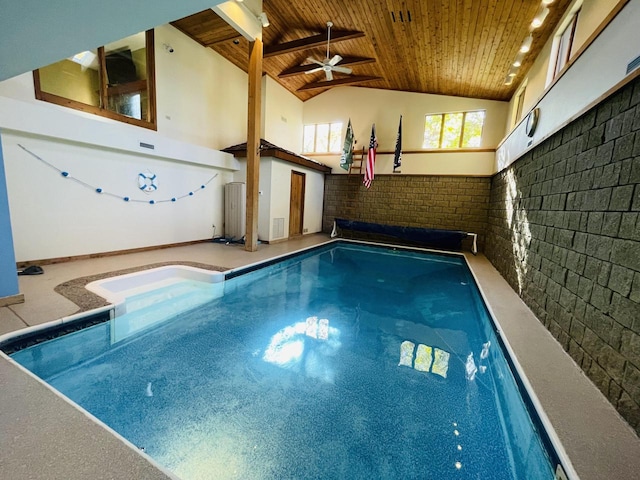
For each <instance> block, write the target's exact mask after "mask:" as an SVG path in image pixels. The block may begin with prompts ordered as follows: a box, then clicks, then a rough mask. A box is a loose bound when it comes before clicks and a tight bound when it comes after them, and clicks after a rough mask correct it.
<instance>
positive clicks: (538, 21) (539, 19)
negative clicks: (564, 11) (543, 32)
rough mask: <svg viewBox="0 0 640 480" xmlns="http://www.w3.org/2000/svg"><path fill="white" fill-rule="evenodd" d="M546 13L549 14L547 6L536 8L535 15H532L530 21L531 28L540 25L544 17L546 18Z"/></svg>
mask: <svg viewBox="0 0 640 480" xmlns="http://www.w3.org/2000/svg"><path fill="white" fill-rule="evenodd" d="M547 15H549V9H548V8H547V7H542V8H541V9H540V10H538V13H536V16H535V17H533V20H532V22H531V28H533V29H536V28H538V27H540V26H541V25H542V24H543V23H544V19H545V18H547Z"/></svg>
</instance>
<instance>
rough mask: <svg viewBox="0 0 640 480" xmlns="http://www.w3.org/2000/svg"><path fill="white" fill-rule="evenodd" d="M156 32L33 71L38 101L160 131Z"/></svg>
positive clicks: (86, 52) (131, 37) (137, 35)
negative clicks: (156, 90)
mask: <svg viewBox="0 0 640 480" xmlns="http://www.w3.org/2000/svg"><path fill="white" fill-rule="evenodd" d="M153 48H154V43H153V30H149V31H147V32H142V33H138V34H136V35H132V36H130V37H127V38H125V39H122V40H119V41H117V42H114V43H111V44H108V45H105V46H104V47H99V48H97V49H95V50H88V51H85V52H81V53H78V54H76V55H74V56H73V57H69V58H66V59H64V60H61V61H59V62H56V63H53V64H51V65H48V66H46V67H43V68H40V69H39V70H35V71H34V72H33V78H34V84H35V93H36V98H37V99H38V100H43V101H45V102H50V103H55V104H57V105H62V106H65V107H69V108H75V109H76V110H82V111H84V112H88V113H93V114H95V115H100V116H103V117H108V118H111V119H114V120H119V121H121V122H126V123H130V124H133V125H138V126H140V127H145V128H150V129H153V130H155V129H156V100H155V73H154V71H155V68H154V56H153Z"/></svg>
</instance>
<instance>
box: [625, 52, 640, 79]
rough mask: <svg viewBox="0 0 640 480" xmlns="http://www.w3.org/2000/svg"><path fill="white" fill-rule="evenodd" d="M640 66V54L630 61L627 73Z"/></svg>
mask: <svg viewBox="0 0 640 480" xmlns="http://www.w3.org/2000/svg"><path fill="white" fill-rule="evenodd" d="M638 67H640V55H638V56H637V57H636V58H634V59H633V60H631V61H630V62H629V65H627V75H629V74H630V73H631V72H633V71H634V70H635V69H636V68H638Z"/></svg>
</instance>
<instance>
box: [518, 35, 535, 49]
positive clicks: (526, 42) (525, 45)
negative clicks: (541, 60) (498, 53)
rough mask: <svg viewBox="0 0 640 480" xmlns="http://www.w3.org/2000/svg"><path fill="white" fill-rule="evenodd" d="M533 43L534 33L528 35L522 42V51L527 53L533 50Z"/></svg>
mask: <svg viewBox="0 0 640 480" xmlns="http://www.w3.org/2000/svg"><path fill="white" fill-rule="evenodd" d="M532 44H533V35H528V36H527V38H525V39H524V41H523V42H522V46H521V47H520V52H521V53H527V52H528V51H529V50H531V45H532Z"/></svg>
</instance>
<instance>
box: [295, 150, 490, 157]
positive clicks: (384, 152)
mask: <svg viewBox="0 0 640 480" xmlns="http://www.w3.org/2000/svg"><path fill="white" fill-rule="evenodd" d="M495 152H496V149H495V148H456V149H448V148H447V149H437V150H403V151H402V155H421V154H424V153H427V154H432V153H495ZM365 153H366V150H365ZM395 153H396V152H395V150H376V155H394V154H395ZM359 154H360V153H359V151H358V152H354V155H359ZM307 155H308V156H310V157H311V156H313V157H335V156H338V155H340V153H313V154H312V153H308V154H307Z"/></svg>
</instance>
